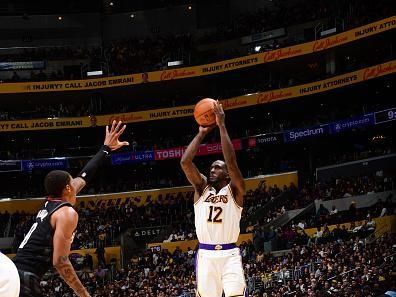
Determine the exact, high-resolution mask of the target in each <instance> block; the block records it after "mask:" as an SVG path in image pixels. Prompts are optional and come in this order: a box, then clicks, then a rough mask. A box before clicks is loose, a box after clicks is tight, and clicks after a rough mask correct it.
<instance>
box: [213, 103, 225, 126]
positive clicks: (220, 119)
mask: <svg viewBox="0 0 396 297" xmlns="http://www.w3.org/2000/svg"><path fill="white" fill-rule="evenodd" d="M213 111H214V113H215V115H216V124H217V126H219V127H222V126H224V125H225V113H224V110H223V105H222V104H221V103H220V102H219V100H217V101H216V102H215V103H213Z"/></svg>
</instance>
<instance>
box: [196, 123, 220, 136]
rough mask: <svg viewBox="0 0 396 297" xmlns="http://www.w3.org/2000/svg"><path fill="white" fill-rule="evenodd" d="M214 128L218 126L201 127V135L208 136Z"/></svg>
mask: <svg viewBox="0 0 396 297" xmlns="http://www.w3.org/2000/svg"><path fill="white" fill-rule="evenodd" d="M214 127H216V125H212V126H207V127H203V126H199V133H200V134H203V135H206V134H208V133H209V132H210V131H212V130H213V128H214Z"/></svg>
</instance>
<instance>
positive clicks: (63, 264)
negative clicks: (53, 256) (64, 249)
mask: <svg viewBox="0 0 396 297" xmlns="http://www.w3.org/2000/svg"><path fill="white" fill-rule="evenodd" d="M55 268H56V270H57V271H58V272H59V274H60V275H61V277H62V278H63V279H64V281H65V282H66V283H67V284H68V285H69V286H70V288H72V289H73V290H74V292H75V293H76V294H77V295H78V296H82V297H88V296H89V293H88V291H87V290H86V289H85V287H84V286H83V284H82V283H81V281H80V280H79V278H78V276H77V274H76V272H75V270H74V268H73V266H72V264H71V263H70V260H69V257H68V256H60V257H59V260H58V263H57V264H56V265H55Z"/></svg>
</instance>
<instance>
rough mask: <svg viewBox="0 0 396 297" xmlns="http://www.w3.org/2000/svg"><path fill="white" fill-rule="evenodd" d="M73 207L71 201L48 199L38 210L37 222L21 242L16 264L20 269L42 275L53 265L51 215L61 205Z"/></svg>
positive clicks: (15, 260)
mask: <svg viewBox="0 0 396 297" xmlns="http://www.w3.org/2000/svg"><path fill="white" fill-rule="evenodd" d="M64 206H67V207H72V205H71V204H70V203H69V202H64V201H61V200H56V201H50V200H47V201H46V202H45V204H44V207H43V208H42V209H41V210H40V211H39V212H38V214H37V217H36V222H35V223H34V224H33V225H32V227H31V228H30V230H29V232H28V233H27V234H26V236H25V238H24V240H23V241H22V243H21V244H20V246H19V248H18V251H17V254H16V257H15V259H14V262H15V265H16V267H17V268H18V269H20V270H24V271H28V272H31V273H34V274H36V275H37V276H38V277H40V278H41V277H42V276H43V275H44V274H45V273H46V272H47V271H48V270H49V269H50V268H51V267H52V254H53V249H54V246H53V242H52V238H53V235H54V231H55V230H54V229H52V226H51V222H50V218H51V215H52V214H53V213H54V212H55V211H56V210H58V209H59V208H61V207H64Z"/></svg>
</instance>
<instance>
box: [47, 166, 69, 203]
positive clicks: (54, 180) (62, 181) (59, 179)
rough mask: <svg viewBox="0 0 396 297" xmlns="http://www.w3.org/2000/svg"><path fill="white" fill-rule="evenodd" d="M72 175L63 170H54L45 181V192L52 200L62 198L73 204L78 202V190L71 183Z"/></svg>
mask: <svg viewBox="0 0 396 297" xmlns="http://www.w3.org/2000/svg"><path fill="white" fill-rule="evenodd" d="M71 181H72V177H71V175H70V174H69V173H68V172H66V171H62V170H53V171H51V172H50V173H48V174H47V176H46V177H45V180H44V187H45V191H46V192H47V195H48V197H50V198H62V199H63V200H66V201H68V202H70V203H72V204H74V203H75V202H76V189H75V188H74V186H73V185H72V183H71Z"/></svg>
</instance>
